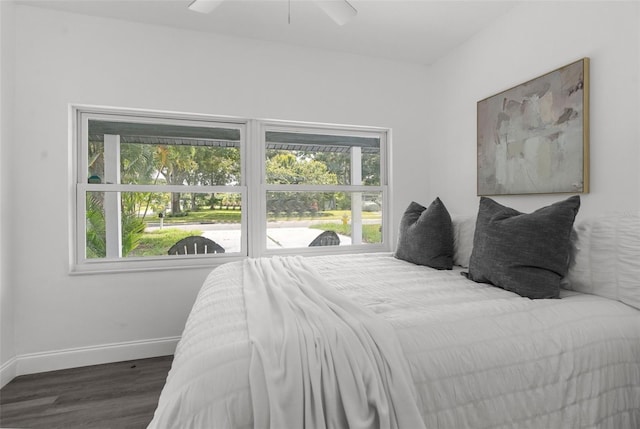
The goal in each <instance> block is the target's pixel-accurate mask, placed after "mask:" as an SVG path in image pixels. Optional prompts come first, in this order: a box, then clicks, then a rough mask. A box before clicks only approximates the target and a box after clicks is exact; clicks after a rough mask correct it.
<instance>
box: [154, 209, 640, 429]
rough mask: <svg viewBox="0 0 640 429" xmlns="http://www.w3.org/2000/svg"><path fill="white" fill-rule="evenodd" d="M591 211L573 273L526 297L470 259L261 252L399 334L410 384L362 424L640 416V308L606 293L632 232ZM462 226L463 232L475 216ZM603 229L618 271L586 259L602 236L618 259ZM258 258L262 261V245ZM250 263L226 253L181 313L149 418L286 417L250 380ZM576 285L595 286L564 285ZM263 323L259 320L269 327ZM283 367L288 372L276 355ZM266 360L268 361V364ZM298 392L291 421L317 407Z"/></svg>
mask: <svg viewBox="0 0 640 429" xmlns="http://www.w3.org/2000/svg"><path fill="white" fill-rule="evenodd" d="M469 222H472V223H473V224H475V220H469V219H463V221H461V222H459V223H458V225H456V223H455V221H454V222H453V225H454V227H455V228H454V235H456V247H457V249H456V252H457V253H456V254H457V255H459V256H460V255H461V256H460V257H462V258H465V255H464V253H465V250H464V249H463V247H464V246H463V244H462V241H463V240H462V239H459V238H460V237H459V235H460V234H462V235H465V234H466V235H467V236H469V235H468V234H469V233H468V232H464V231H465V228H467V226H468V225H470V223H469ZM599 222H600V223H598V222H591V223H589V224H588V225H587V226H584V227H583V229H582V231H581V234H582V235H581V236H580V235H579V236H580V237H582V238H581V240H582V241H579V240H578V239H577V238H574V240H573V241H574V244H575V245H576V246H578V247H581V248H582V250H581V251H580V252H577V253H578V254H579V255H578V256H575V254H574V257H573V261H574V262H572V265H573V266H574V268H575V269H573V271H572V273H573V274H572V276H573V278H574V280H575V281H574V282H573V283H569V282H567V281H566V282H565V283H564V286H565V288H563V289H561V290H560V296H559V298H560V299H529V298H525V297H522V296H520V295H519V294H517V293H514V292H511V291H507V290H505V289H502V288H498V287H495V286H493V285H491V284H488V283H479V282H475V281H472V280H470V279H468V278H466V277H465V276H463V275H461V273H462V272H463V271H465V270H466V269H467V268H466V267H461V266H454V267H453V269H452V270H441V269H434V268H431V267H428V266H423V265H417V264H415V263H411V262H407V261H405V260H401V259H398V258H397V257H396V256H395V255H394V254H390V253H377V254H358V255H339V256H338V255H335V256H314V257H305V258H301V257H275V258H268V263H269V264H272V262H273V261H275V263H276V264H278V265H283V266H290V265H292V264H293V265H296V266H298V267H299V268H298V269H299V270H301V271H304V273H302V274H300V275H301V276H303V277H304V276H312V277H314V278H318V279H320V280H319V281H320V282H322V283H323V285H324V286H323V287H327V288H329V289H331V291H330V292H328V293H329V295H331V296H334V295H335V294H337V296H339V298H338V299H344V300H345V301H346V302H347V304H346V305H353V306H354V307H353V308H356V307H357V308H360V309H362V311H363V312H364V313H366V314H365V315H366V316H367V317H369V316H371V317H372V318H373V319H372V320H380V321H383V322H381V323H382V324H383V325H385V326H386V327H391V329H392V331H393V332H394V333H395V335H394V334H391V335H389V334H388V333H384V332H386V331H383V334H382V337H385V336H386V337H387V338H388V337H393V341H397V344H399V347H397V350H400V354H401V356H400V360H403V361H402V362H400V363H399V364H398V365H399V368H400V369H398V370H396V367H395V366H388V367H386V370H388V372H389V373H390V374H392V376H393V377H392V378H394V377H395V379H394V380H392V381H393V382H394V383H396V384H397V383H398V381H397V380H401V375H402V374H404V373H403V372H402V371H406V374H408V377H409V380H410V386H402V388H399V389H398V390H396V391H395V393H394V394H395V395H396V396H395V399H393V401H391V400H390V402H389V403H387V404H383V405H384V407H387V409H385V410H382V411H380V410H378V411H375V410H374V413H379V414H380V415H377V416H375V418H374V420H368V421H367V419H366V418H365V419H364V420H363V421H364V422H365V423H367V422H368V423H367V424H362V425H361V426H360V427H405V428H413V427H426V428H514V427H522V428H612V429H613V428H616V429H618V428H638V427H640V310H638V308H637V307H634V306H633V305H630V304H629V302H631V304H634V303H635V302H634V301H628V302H626V303H625V302H624V301H625V299H622V298H620V297H618V296H617V295H615V294H618V293H620V291H621V290H622V291H623V292H624V287H626V288H627V289H630V288H631V287H632V286H633V285H635V286H637V284H638V278H639V277H640V271H636V270H637V268H638V263H640V262H638V261H636V260H635V256H637V255H638V253H637V249H636V247H637V248H640V243H638V241H640V240H637V239H636V238H634V237H632V238H631V240H632V241H631V242H629V241H628V240H627V241H625V240H621V239H620V234H618V233H617V232H619V228H618V226H614V227H611V226H610V225H611V222H609V221H607V222H606V225H607V226H606V227H603V226H602V225H603V224H604V223H603V221H599ZM622 223H624V222H622ZM618 224H620V223H618ZM465 225H467V226H465ZM598 225H600V226H598ZM638 225H640V224H639V223H638V222H637V220H634V223H632V224H630V226H629V227H630V228H631V229H632V230H633V231H636V228H638ZM616 228H618V229H616ZM467 229H469V228H467ZM577 229H578V230H580V226H578V228H577ZM470 230H471V234H472V235H473V231H472V230H473V227H471V228H470ZM638 235H640V234H638ZM626 236H628V234H627V235H625V237H626ZM598 237H606V239H605V238H600V239H599V238H598ZM611 237H614V238H613V240H614V241H615V243H616V245H618V246H619V247H622V248H623V250H622V252H623V253H624V254H625V255H627V256H628V255H632V260H628V259H627V260H625V259H624V258H622V262H618V263H617V264H613V265H614V266H613V267H612V259H611V257H608V258H606V257H605V258H600V262H601V263H602V264H603V265H604V266H606V267H607V269H609V270H610V269H615V266H616V265H617V266H622V265H624V266H625V267H626V268H625V270H626V271H627V272H626V273H622V274H621V275H620V278H617V277H616V278H611V277H608V279H607V280H605V279H604V278H603V277H602V276H600V277H598V273H596V272H594V269H595V268H594V266H593V263H595V264H596V265H597V263H598V258H599V256H598V255H600V254H602V252H601V251H600V250H598V246H600V247H601V248H602V249H605V250H606V252H608V254H613V255H614V256H613V258H614V260H617V261H620V260H621V259H620V257H617V259H616V252H615V251H613V250H612V249H611V246H609V245H605V244H603V243H604V242H607V243H610V242H611ZM607 240H608V241H607ZM633 240H636V241H633ZM576 243H577V244H576ZM629 246H631V250H629ZM596 250H597V252H596ZM634 252H636V253H634ZM467 253H468V252H467ZM633 255H635V256H633ZM618 256H619V255H618ZM466 257H468V254H467V256H466ZM580 258H586V259H585V260H586V262H585V261H582V262H581V260H580ZM258 261H260V262H259V263H267V258H263V259H260V260H258ZM255 263H256V261H255V260H247V261H238V262H232V263H228V264H225V265H223V266H220V267H218V268H216V269H215V270H213V271H212V272H211V274H210V275H209V276H208V278H207V279H206V281H205V283H204V285H203V287H202V289H201V290H200V293H199V295H198V297H197V300H196V302H195V304H194V306H193V309H192V311H191V314H190V315H189V317H188V320H187V323H186V326H185V329H184V332H183V336H182V338H181V340H180V342H179V345H178V347H177V350H176V353H175V358H174V362H173V366H172V368H171V371H170V373H169V375H168V378H167V382H166V385H165V387H164V389H163V391H162V394H161V396H160V400H159V403H158V408H157V410H156V412H155V415H154V419H153V421H152V422H151V424H150V425H149V427H150V428H162V429H168V428H205V427H207V428H209V427H210V428H253V427H269V426H270V427H272V428H276V427H282V426H280V425H276V424H274V421H279V422H286V421H287V420H286V418H287V416H284V420H273V403H274V401H275V402H276V404H277V401H278V400H274V399H273V398H269V399H265V398H262V397H261V395H262V390H258V392H256V391H255V390H256V389H255V388H254V389H253V390H254V391H253V392H252V386H253V385H254V380H255V378H252V377H254V376H253V375H252V372H254V370H255V359H256V358H255V345H253V344H252V342H253V341H254V336H253V334H252V332H250V329H249V327H250V325H251V326H255V325H256V324H258V325H261V324H260V319H259V318H260V317H262V316H261V315H260V314H258V316H256V315H253V316H251V315H249V314H248V312H247V305H249V307H251V300H252V299H254V298H251V297H249V298H247V296H245V295H246V293H247V292H246V290H247V288H248V287H249V285H248V283H253V282H255V278H254V277H252V276H253V274H248V273H249V271H247V270H248V269H250V265H251V264H255ZM584 264H586V266H587V268H584V267H585V265H584ZM625 264H626V265H625ZM462 265H465V264H462ZM269 267H270V268H269V269H271V265H269ZM580 267H582V268H580ZM629 267H630V268H629ZM605 271H606V270H605ZM623 271H624V270H623ZM629 273H630V274H629ZM634 275H635V278H634ZM625 276H626V277H625ZM267 277H268V276H267ZM570 277H571V275H568V276H567V278H570ZM305 278H306V277H305ZM584 279H591V280H593V281H591V282H587V281H584ZM581 281H582V283H581ZM615 282H619V283H620V284H623V285H624V287H623V288H622V289H620V288H618V289H615V290H614V289H611V288H608V289H607V291H606V292H605V293H604V295H606V296H599V295H597V294H594V290H593V288H594V287H597V286H598V285H599V284H601V283H604V284H611V283H615ZM586 283H588V286H584V285H585V284H586ZM594 284H595V286H594ZM581 285H582V286H583V287H591V288H592V290H590V291H588V292H590V293H583V292H582V291H579V290H570V288H572V289H580V287H581ZM266 287H267V290H268V288H269V287H271V286H269V285H267V286H266ZM605 289H606V287H605ZM596 292H597V291H596ZM627 292H628V290H627ZM627 292H624V293H627ZM612 294H614V295H612ZM630 296H632V297H633V299H635V297H637V296H638V291H637V290H632V291H631V295H630ZM619 298H620V299H619ZM348 308H351V307H348ZM349 311H350V310H349ZM354 311H356V310H354ZM357 311H359V310H357ZM256 317H258V319H257V320H256ZM252 318H253V320H252ZM266 322H267V321H266V319H265V324H263V325H264V326H266ZM375 323H377V322H375ZM252 324H253V325H252ZM252 329H257V328H252ZM269 329H270V328H265V331H267V335H269V332H271V331H269ZM272 334H273V332H271V335H272ZM387 346H388V345H387ZM387 346H381V348H384V347H387ZM316 347H317V346H316ZM390 347H391V348H393V343H391V346H390ZM385 362H387V361H385ZM272 364H273V363H272ZM385 365H387V364H385ZM323 368H324V367H323ZM281 370H283V371H284V372H285V373H286V370H285V368H281ZM270 371H272V372H273V371H274V370H273V368H271V369H270ZM276 372H277V371H276ZM264 373H265V374H269V368H268V365H266V364H265V365H264ZM324 373H326V371H325V372H323V374H324ZM267 378H268V377H267ZM401 381H402V380H401ZM267 383H268V380H267ZM400 384H401V383H400ZM263 388H264V386H263ZM392 389H396V388H395V387H393V388H392ZM402 389H404V390H402ZM267 391H269V392H271V390H269V389H267ZM310 392H311V393H310ZM332 395H333V393H329V394H327V398H329V399H327V398H324V399H322V400H321V401H320V402H322V403H324V402H326V401H328V400H330V398H331V397H332ZM293 396H296V395H293ZM302 396H305V397H311V396H313V391H309V390H306V391H304V392H303V395H302ZM334 396H335V395H334ZM343 396H345V395H344V393H343ZM299 399H300V398H298V397H289V398H284V399H282V400H281V402H280V405H281V406H282V407H283V408H284V410H283V412H284V413H285V414H286V413H289V412H292V413H293V414H296V416H294V420H289V421H296V422H299V421H300V420H295V418H298V419H300V418H302V419H303V421H305V422H307V420H308V419H309V415H310V414H312V412H313V410H311V411H309V410H307V411H305V412H302V411H299V410H288V409H287V404H297V401H298V400H299ZM346 399H347V400H349V401H352V402H355V403H357V402H358V401H362V402H363V403H365V404H368V406H369V407H371V404H372V400H371V398H370V397H365V398H364V399H361V398H351V397H349V398H346ZM269 402H271V406H272V409H271V413H272V414H271V416H269V410H268V407H269ZM374 402H375V401H374ZM265 403H266V407H267V410H266V411H265V409H264V407H265ZM325 405H326V404H325ZM366 406H367V405H365V407H366ZM351 407H352V405H351V404H350V405H347V406H345V408H349V409H350V408H351ZM384 407H382V408H384ZM289 408H296V407H294V406H293V405H291V406H290V407H289ZM388 408H392V409H391V411H390V410H389V409H388ZM394 410H395V411H394ZM316 411H317V410H316ZM265 412H266V413H267V415H266V416H265ZM342 412H343V413H344V410H343V411H342ZM385 412H386V413H389V412H391V413H392V414H393V413H394V412H395V414H396V415H395V416H392V418H390V419H387V418H386V417H384V416H382V414H384V413H385ZM305 413H306V414H305ZM412 413H417V415H418V420H419V422H417V423H416V425H417V426H414V424H413V423H408V422H412V421H413V420H411V418H414V417H415V416H413V414H412ZM369 417H370V416H369ZM270 418H271V420H270ZM341 418H342V419H344V415H342V416H341ZM268 422H271V423H268ZM358 425H359V423H358V424H345V422H344V420H340V418H337V419H333V420H332V419H331V418H328V419H327V420H326V421H325V422H324V426H326V427H346V426H349V427H356V426H358ZM286 426H287V427H302V426H306V427H315V425H313V424H302V425H298V424H297V423H296V425H295V426H293V425H286ZM320 426H322V425H320Z"/></svg>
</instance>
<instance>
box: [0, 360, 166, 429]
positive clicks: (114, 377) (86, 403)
mask: <svg viewBox="0 0 640 429" xmlns="http://www.w3.org/2000/svg"><path fill="white" fill-rule="evenodd" d="M172 360H173V356H163V357H157V358H151V359H140V360H133V361H126V362H116V363H109V364H105V365H94V366H86V367H81V368H71V369H65V370H60V371H51V372H45V373H40V374H30V375H23V376H20V377H16V378H15V379H13V380H12V381H11V382H10V383H8V384H7V385H6V386H4V387H3V388H2V390H0V428H33V429H37V428H47V429H53V428H65V429H75V428H78V429H80V428H105V429H106V428H113V429H138V428H146V427H147V425H148V424H149V422H150V421H151V419H152V418H153V412H154V410H155V408H156V405H157V404H158V397H159V396H160V391H161V390H162V387H163V386H164V383H165V380H166V378H167V373H168V372H169V369H170V368H171V362H172Z"/></svg>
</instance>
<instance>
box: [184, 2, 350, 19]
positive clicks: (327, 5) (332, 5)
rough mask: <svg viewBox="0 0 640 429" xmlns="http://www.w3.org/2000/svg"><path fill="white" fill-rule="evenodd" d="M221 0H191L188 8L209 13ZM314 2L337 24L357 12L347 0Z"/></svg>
mask: <svg viewBox="0 0 640 429" xmlns="http://www.w3.org/2000/svg"><path fill="white" fill-rule="evenodd" d="M223 1H224V0H193V1H192V2H191V4H190V5H189V9H190V10H193V11H195V12H200V13H210V12H211V11H213V10H214V9H215V8H216V7H218V6H219V5H220V3H222V2H223ZM315 3H316V4H317V5H318V6H319V7H320V9H322V10H323V11H324V12H325V13H326V14H327V15H329V17H330V18H331V19H333V20H334V21H335V22H336V24H338V25H344V24H346V23H347V22H349V21H351V20H352V19H353V18H354V17H355V16H356V15H357V14H358V11H357V10H356V8H355V7H353V6H352V5H351V3H349V2H348V1H347V0H315ZM289 7H291V0H289Z"/></svg>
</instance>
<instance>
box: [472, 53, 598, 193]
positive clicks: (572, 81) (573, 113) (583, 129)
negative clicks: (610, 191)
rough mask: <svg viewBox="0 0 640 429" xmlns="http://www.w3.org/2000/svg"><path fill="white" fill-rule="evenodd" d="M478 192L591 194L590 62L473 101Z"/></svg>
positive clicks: (563, 68) (558, 70)
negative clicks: (476, 101)
mask: <svg viewBox="0 0 640 429" xmlns="http://www.w3.org/2000/svg"><path fill="white" fill-rule="evenodd" d="M477 145H478V147H477V194H478V195H521V194H549V193H587V192H589V58H586V57H585V58H582V59H580V60H578V61H575V62H573V63H571V64H568V65H566V66H563V67H560V68H558V69H556V70H553V71H551V72H548V73H546V74H544V75H542V76H539V77H537V78H534V79H532V80H529V81H527V82H525V83H522V84H520V85H517V86H514V87H512V88H510V89H507V90H505V91H502V92H500V93H498V94H495V95H492V96H490V97H487V98H485V99H483V100H480V101H478V103H477Z"/></svg>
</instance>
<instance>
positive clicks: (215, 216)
mask: <svg viewBox="0 0 640 429" xmlns="http://www.w3.org/2000/svg"><path fill="white" fill-rule="evenodd" d="M240 215H241V212H240V209H229V210H225V209H223V210H219V209H215V210H198V211H194V212H185V213H184V214H181V215H180V216H175V217H173V216H166V217H165V218H164V225H166V226H170V225H183V224H191V223H225V222H232V223H239V222H240ZM350 215H351V212H350V211H349V210H326V211H322V212H317V213H316V214H315V215H311V213H309V212H304V213H297V212H294V213H291V214H289V215H286V214H284V213H282V214H279V215H277V216H276V215H274V214H273V213H270V214H269V219H270V220H312V219H323V220H340V219H342V217H343V216H347V217H348V216H350ZM362 219H380V213H379V212H364V211H363V212H362ZM153 221H154V222H155V221H156V219H154V220H153Z"/></svg>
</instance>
